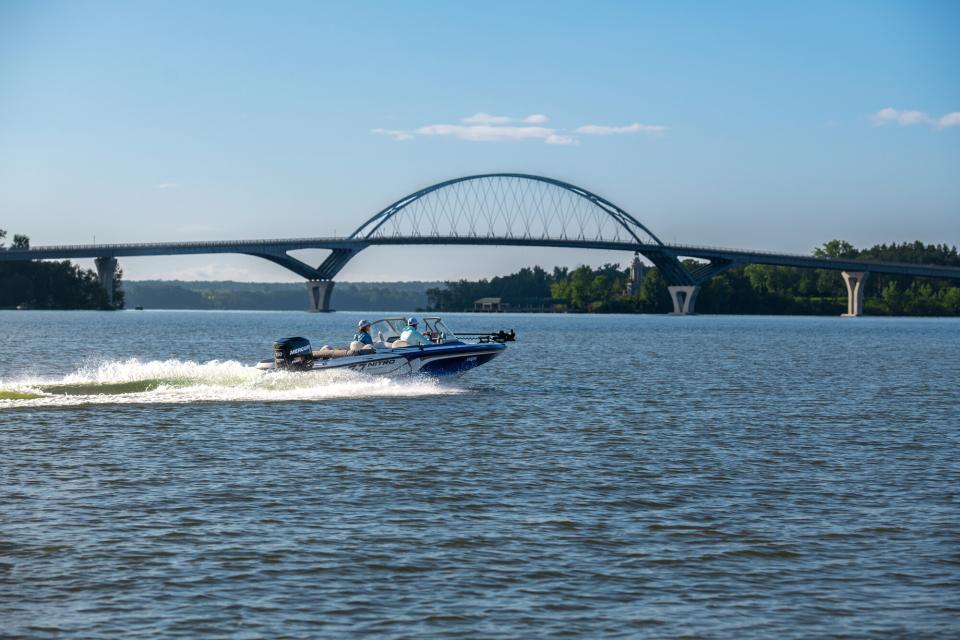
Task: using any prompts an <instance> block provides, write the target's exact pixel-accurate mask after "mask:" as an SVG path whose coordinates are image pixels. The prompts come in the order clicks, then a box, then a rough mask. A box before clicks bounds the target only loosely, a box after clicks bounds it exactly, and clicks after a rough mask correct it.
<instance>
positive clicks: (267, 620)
mask: <svg viewBox="0 0 960 640" xmlns="http://www.w3.org/2000/svg"><path fill="white" fill-rule="evenodd" d="M364 315H369V314H364ZM385 315H386V314H385ZM356 319H357V318H356V317H354V315H352V314H330V315H318V314H295V313H290V314H283V313H275V314H270V313H150V312H144V313H132V312H131V313H114V314H110V313H43V312H21V313H16V312H0V352H3V353H5V354H8V357H6V358H4V359H2V360H0V389H2V390H3V391H2V393H4V394H7V395H3V396H0V469H2V471H3V483H2V485H0V635H12V636H28V637H71V638H116V637H146V636H150V637H155V636H162V637H184V638H195V637H200V636H210V635H212V636H227V635H229V636H252V637H261V636H270V637H273V636H279V635H287V636H296V637H332V638H339V637H344V636H347V635H350V636H355V635H366V636H371V637H377V638H380V637H386V638H391V637H483V638H508V637H509V638H514V637H552V636H557V637H559V636H576V637H636V636H654V637H677V636H682V635H690V636H704V637H747V638H769V637H780V636H813V637H820V636H831V635H839V636H843V635H849V636H884V637H886V636H938V637H947V636H951V635H955V634H956V629H957V628H960V607H957V605H956V604H955V600H956V598H955V597H953V594H956V593H958V592H960V556H958V554H957V549H958V548H960V527H958V513H960V504H958V503H960V495H958V492H957V490H956V487H957V486H960V463H958V461H957V455H956V452H957V450H958V445H960V433H958V430H957V425H958V424H960V397H958V393H957V387H956V382H957V380H960V339H958V336H960V322H957V321H943V320H896V319H875V318H863V319H860V320H852V321H851V320H841V319H839V318H807V319H800V318H717V317H709V316H700V317H693V318H666V317H644V316H630V317H628V316H607V317H584V316H509V315H503V316H500V315H497V316H474V315H460V316H455V317H452V318H450V324H451V326H452V327H453V329H454V330H462V331H487V330H492V329H500V328H505V329H509V328H515V329H517V332H518V342H516V343H515V344H511V345H510V346H509V348H508V350H507V352H506V353H505V354H504V355H503V356H502V357H500V358H498V359H497V360H495V361H494V362H493V363H491V364H489V365H487V366H484V367H480V368H479V369H476V370H474V371H471V372H469V373H468V374H466V375H465V376H463V377H462V378H459V379H457V380H454V381H452V382H451V383H444V384H437V383H434V382H430V381H422V380H418V379H407V380H385V379H378V378H364V377H361V376H349V374H346V375H344V374H342V373H340V374H335V375H333V376H331V375H330V373H334V372H329V373H327V372H325V375H324V376H312V375H310V374H307V375H304V374H288V373H282V372H281V375H277V374H275V373H274V374H264V373H263V372H258V371H255V370H253V369H251V368H250V365H252V364H253V363H254V362H256V361H257V360H258V359H260V358H262V357H265V356H268V355H269V353H270V344H271V342H272V340H273V339H274V338H277V337H280V336H284V335H305V336H308V337H310V338H311V339H312V340H314V341H315V342H316V343H317V344H322V343H330V344H336V343H337V337H338V336H341V337H342V338H343V340H344V341H346V340H348V339H349V336H350V335H352V328H353V326H354V324H355V322H356ZM348 376H349V377H348ZM12 394H19V395H22V396H25V397H11V396H12Z"/></svg>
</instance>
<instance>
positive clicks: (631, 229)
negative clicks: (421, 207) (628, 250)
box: [349, 173, 663, 247]
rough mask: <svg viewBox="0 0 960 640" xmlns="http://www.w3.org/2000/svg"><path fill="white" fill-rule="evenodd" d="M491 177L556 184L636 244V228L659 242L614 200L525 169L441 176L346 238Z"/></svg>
mask: <svg viewBox="0 0 960 640" xmlns="http://www.w3.org/2000/svg"><path fill="white" fill-rule="evenodd" d="M492 178H516V179H520V180H531V181H533V182H542V183H544V184H549V185H553V186H555V187H559V188H561V189H564V190H565V191H569V192H570V193H573V194H575V195H577V196H580V197H581V198H583V199H585V200H587V201H588V202H590V203H591V204H593V205H594V206H596V207H598V208H599V209H601V210H602V211H603V212H605V213H606V214H607V215H608V216H610V217H611V218H613V219H614V220H615V221H616V222H617V223H619V224H620V226H621V227H623V228H624V229H625V230H626V231H627V233H629V234H630V236H631V237H632V238H633V239H634V240H635V241H636V242H637V243H638V244H649V242H647V241H645V240H644V239H643V238H641V237H640V236H638V235H637V233H636V230H637V229H640V230H642V231H643V232H644V233H645V234H647V236H649V237H650V239H651V240H653V241H654V243H655V244H656V245H658V246H661V247H662V246H663V242H661V241H660V238H658V237H657V236H656V234H654V233H653V232H652V231H650V229H648V228H647V227H646V226H645V225H644V224H643V223H641V222H640V221H639V220H637V219H636V218H634V217H633V216H631V215H630V214H629V213H627V212H626V211H624V210H623V209H621V208H620V207H618V206H617V205H615V204H614V203H612V202H610V201H609V200H607V199H606V198H603V197H601V196H598V195H597V194H595V193H593V192H591V191H587V190H586V189H584V188H582V187H578V186H576V185H574V184H570V183H569V182H564V181H562V180H557V179H555V178H547V177H545V176H538V175H533V174H529V173H480V174H476V175H471V176H463V177H460V178H453V179H451V180H444V181H443V182H438V183H436V184H433V185H430V186H429V187H425V188H423V189H420V190H419V191H415V192H413V193H411V194H409V195H407V196H405V197H403V198H400V199H399V200H397V201H396V202H394V203H393V204H391V205H389V206H387V207H385V208H383V209H381V210H380V211H378V212H377V213H376V214H374V215H373V216H372V217H370V218H369V219H368V220H366V221H365V222H364V223H363V224H361V225H360V226H359V227H357V229H356V230H355V231H354V232H353V233H351V234H350V236H349V238H351V239H356V240H369V239H370V238H371V237H373V235H374V234H375V233H376V232H377V230H378V229H380V228H381V227H382V226H383V224H384V223H386V222H387V221H388V220H390V219H391V218H393V217H394V216H396V215H397V214H399V213H400V212H401V211H403V210H404V209H406V208H407V207H408V206H410V205H411V204H413V203H414V202H416V201H417V200H420V199H421V198H423V197H425V196H427V195H429V194H431V193H434V192H436V191H440V190H441V189H445V188H447V187H450V186H452V185H455V184H460V183H463V182H470V181H473V180H487V179H492Z"/></svg>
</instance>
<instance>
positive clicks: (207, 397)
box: [0, 359, 464, 409]
mask: <svg viewBox="0 0 960 640" xmlns="http://www.w3.org/2000/svg"><path fill="white" fill-rule="evenodd" d="M463 392H464V391H463V390H462V389H458V388H456V387H453V386H450V385H449V384H441V383H439V382H437V381H436V380H431V379H421V378H416V377H414V378H406V379H402V380H395V379H391V378H383V377H372V376H369V375H362V374H357V373H353V372H350V371H306V372H288V371H273V372H264V371H258V370H257V369H255V368H254V367H251V366H249V365H246V364H243V363H240V362H235V361H219V360H213V361H210V362H191V361H183V360H163V361H159V360H156V361H151V362H141V361H140V360H137V359H131V360H123V361H109V362H101V363H96V364H92V365H89V366H85V367H82V368H81V369H79V370H78V371H76V372H74V373H71V374H69V375H67V376H64V377H60V378H42V377H24V378H21V379H16V380H2V379H0V409H2V408H11V407H47V406H79V405H89V404H163V403H172V404H189V403H195V402H291V401H305V400H335V399H338V398H389V397H412V396H417V397H419V396H428V395H448V394H457V393H463Z"/></svg>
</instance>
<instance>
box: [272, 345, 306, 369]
mask: <svg viewBox="0 0 960 640" xmlns="http://www.w3.org/2000/svg"><path fill="white" fill-rule="evenodd" d="M273 364H274V366H276V367H277V369H288V370H290V371H307V370H308V369H312V368H313V347H311V346H310V341H309V340H307V339H306V338H299V337H297V338H282V339H280V340H277V341H276V342H274V343H273Z"/></svg>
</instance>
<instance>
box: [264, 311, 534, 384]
mask: <svg viewBox="0 0 960 640" xmlns="http://www.w3.org/2000/svg"><path fill="white" fill-rule="evenodd" d="M406 324H407V322H406V320H405V319H404V318H399V317H397V318H382V319H380V320H377V321H376V322H372V323H371V324H370V335H371V336H372V337H373V340H374V342H373V344H372V345H365V344H363V343H360V342H356V341H354V342H352V343H350V346H349V347H345V348H334V347H330V346H329V345H324V346H323V347H321V348H320V349H314V348H313V346H312V345H311V344H310V341H309V340H308V339H306V338H303V337H299V336H298V337H291V338H283V339H281V340H277V341H276V342H274V343H273V358H271V359H268V360H261V361H260V362H259V363H258V364H257V368H258V369H263V370H267V371H270V370H286V371H311V370H312V371H317V370H332V369H345V370H350V371H356V372H363V373H370V374H373V375H378V376H399V375H410V374H424V375H429V376H435V377H443V376H450V375H456V374H459V373H463V372H465V371H469V370H470V369H473V368H474V367H478V366H480V365H482V364H485V363H487V362H490V360H492V359H494V358H496V357H497V356H498V355H500V354H501V353H503V351H504V350H505V349H506V345H505V344H504V342H510V341H513V340H514V339H515V338H516V334H515V333H514V332H513V331H510V332H506V331H498V332H493V333H471V334H462V335H460V336H457V335H456V334H455V333H454V332H453V331H451V330H450V329H449V327H447V325H446V324H444V322H443V320H442V319H441V318H440V317H438V316H428V317H425V318H423V320H422V323H421V327H422V328H423V329H424V330H423V331H422V333H423V335H424V336H425V337H426V338H427V339H429V340H430V343H429V344H409V343H407V342H405V341H403V340H401V339H400V336H401V333H402V331H403V328H404V326H405V325H406Z"/></svg>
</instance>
